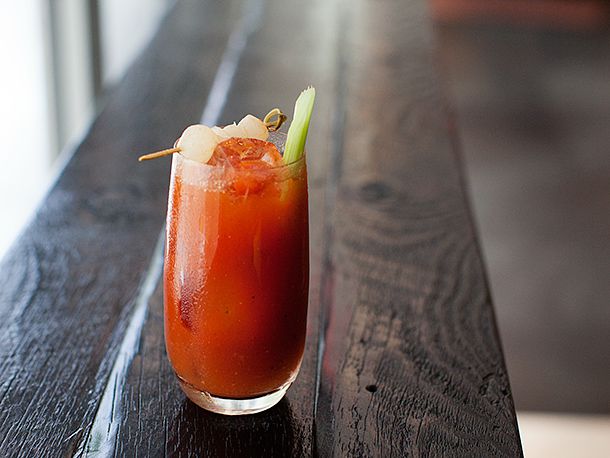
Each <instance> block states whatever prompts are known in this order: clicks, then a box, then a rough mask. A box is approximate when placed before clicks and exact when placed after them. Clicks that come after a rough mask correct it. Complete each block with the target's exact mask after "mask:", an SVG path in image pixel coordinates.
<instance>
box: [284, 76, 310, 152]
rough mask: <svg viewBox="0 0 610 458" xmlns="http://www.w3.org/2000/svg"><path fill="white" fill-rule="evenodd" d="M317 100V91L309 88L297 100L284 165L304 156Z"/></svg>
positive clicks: (285, 150)
mask: <svg viewBox="0 0 610 458" xmlns="http://www.w3.org/2000/svg"><path fill="white" fill-rule="evenodd" d="M315 98H316V90H315V88H313V87H311V86H310V87H308V88H307V89H305V90H304V91H303V92H301V95H299V97H298V98H297V101H296V103H295V104H294V116H293V119H292V122H291V123H290V128H289V129H288V137H287V138H286V148H285V149H284V163H286V164H290V163H291V162H294V161H296V160H298V159H300V157H301V156H302V155H303V152H304V151H305V140H306V139H307V131H308V129H309V120H310V119H311V113H312V111H313V103H314V100H315Z"/></svg>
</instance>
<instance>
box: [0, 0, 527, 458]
mask: <svg viewBox="0 0 610 458" xmlns="http://www.w3.org/2000/svg"><path fill="white" fill-rule="evenodd" d="M308 84H314V85H315V86H316V88H317V92H318V101H317V106H316V112H315V120H314V121H313V124H312V127H311V133H310V139H309V141H308V150H309V153H308V162H309V168H310V198H311V202H310V208H311V209H310V219H311V242H312V243H311V256H312V263H311V266H312V267H311V268H312V271H311V300H310V309H309V323H308V324H309V327H308V341H307V347H306V354H305V359H304V361H303V366H302V369H301V373H300V375H299V378H298V379H297V381H296V382H295V384H294V385H293V387H292V388H291V389H290V391H289V393H288V395H287V397H286V399H284V400H283V401H282V402H281V403H280V404H279V405H278V406H276V407H275V408H273V409H271V410H269V411H267V412H264V413H261V414H258V415H255V416H249V417H241V418H234V417H222V416H218V415H215V414H211V413H207V412H205V411H203V410H201V409H199V408H197V407H195V406H194V405H193V404H191V403H190V402H189V401H187V400H185V398H184V396H183V394H182V393H181V391H180V389H179V388H178V386H177V384H176V382H175V381H174V377H173V374H172V371H171V368H170V366H169V364H168V361H167V358H166V355H165V349H164V342H163V327H162V320H163V317H162V285H161V282H160V268H161V250H162V248H161V247H162V245H161V244H160V243H159V240H160V237H161V233H162V228H163V223H164V216H165V215H164V211H165V205H166V199H167V183H168V174H169V160H167V159H164V160H158V161H153V162H152V163H147V164H145V165H142V164H138V163H137V162H136V160H135V158H136V156H137V155H138V154H139V153H142V152H146V151H151V150H154V149H160V148H163V147H165V146H167V145H171V143H172V142H173V140H174V139H175V138H176V137H177V136H178V135H179V134H180V132H181V131H182V129H183V127H184V126H185V125H188V124H191V123H194V122H197V121H199V120H200V118H201V117H202V112H203V117H204V118H205V120H206V121H207V122H214V123H215V122H218V123H226V122H230V121H233V120H234V119H239V117H241V115H242V114H244V113H247V112H252V113H256V114H259V115H260V114H263V113H265V112H266V111H267V110H268V109H269V108H270V107H274V106H281V107H283V108H284V109H285V110H286V111H289V112H290V111H291V108H292V104H293V100H294V97H295V95H296V94H297V93H298V91H299V90H300V89H302V88H304V87H305V86H307V85H308ZM457 144H458V141H457V139H456V135H455V130H454V127H453V124H452V121H451V117H450V115H449V113H448V110H447V107H446V104H445V101H444V98H443V95H442V93H441V90H440V85H439V78H438V76H437V74H436V71H435V55H434V43H433V36H432V34H431V28H430V22H429V20H428V17H427V10H426V5H425V3H424V2H423V1H421V0H412V1H404V2H395V1H390V0H379V1H376V2H371V1H366V0H354V1H349V2H348V1H347V0H343V1H338V2H328V1H322V0H315V1H312V2H307V3H305V2H302V3H301V2H296V1H293V2H289V1H282V0H269V1H267V2H263V1H262V0H251V1H246V2H245V3H240V2H228V1H226V2H213V1H196V0H192V1H179V2H178V3H177V4H176V6H175V7H174V8H173V9H172V11H171V12H170V13H169V15H168V16H167V18H166V19H165V20H164V22H163V24H162V27H161V29H160V30H159V32H158V34H157V35H156V37H155V38H154V40H153V42H152V43H151V45H150V46H149V48H148V49H147V50H146V51H145V52H144V54H143V55H142V56H141V57H140V58H139V59H138V60H137V61H136V62H135V64H134V65H133V66H132V68H131V69H130V71H129V72H128V74H127V76H126V78H125V79H124V81H122V83H121V84H120V85H119V86H118V87H117V88H116V89H115V90H114V91H113V92H112V95H111V96H110V98H109V100H108V102H107V104H106V107H105V109H104V110H103V112H102V113H101V115H100V116H99V117H98V119H97V120H96V121H95V123H94V124H93V126H92V128H91V130H90V131H89V133H88V134H87V135H86V137H85V138H84V140H83V142H82V143H81V144H80V146H79V147H78V148H77V150H76V151H75V154H74V156H73V158H72V159H71V161H70V162H69V163H68V164H67V166H66V168H65V170H64V171H63V173H62V174H61V176H60V177H59V179H58V181H57V183H56V184H55V185H54V186H53V188H52V189H51V191H50V193H49V195H48V196H47V198H46V200H45V201H44V204H43V205H42V207H41V208H40V210H39V211H38V213H37V215H36V217H35V219H34V220H33V221H32V222H31V224H30V225H29V227H28V228H27V229H26V230H25V231H24V233H23V234H22V236H21V237H20V239H19V240H18V241H17V242H16V243H15V245H14V246H13V248H12V250H11V251H10V252H9V253H8V254H7V256H6V257H5V258H4V259H3V261H2V263H1V265H0V272H1V275H0V313H1V316H2V320H0V343H1V346H0V352H1V353H0V431H1V434H0V455H1V456H27V457H31V456H71V455H77V456H81V455H96V456H97V455H100V456H105V455H113V454H114V455H116V456H162V455H172V456H173V455H177V456H214V457H215V456H231V457H232V456H311V455H319V456H341V457H343V456H357V457H360V456H380V457H389V456H520V455H521V454H522V452H521V446H520V441H519V434H518V429H517V425H516V420H515V411H514V407H513V401H512V398H511V393H510V387H509V382H508V376H507V373H506V368H505V365H504V361H503V355H502V349H501V344H500V340H499V337H498V333H497V329H496V326H495V322H494V312H493V308H492V304H491V301H490V294H489V289H488V286H487V283H486V279H485V271H484V266H483V264H482V261H481V254H480V250H479V246H478V243H477V238H476V232H475V229H474V226H473V223H472V219H471V214H470V211H469V208H468V202H467V196H466V192H465V186H464V183H463V178H462V172H461V165H460V158H459V155H458V151H457V149H458V148H457Z"/></svg>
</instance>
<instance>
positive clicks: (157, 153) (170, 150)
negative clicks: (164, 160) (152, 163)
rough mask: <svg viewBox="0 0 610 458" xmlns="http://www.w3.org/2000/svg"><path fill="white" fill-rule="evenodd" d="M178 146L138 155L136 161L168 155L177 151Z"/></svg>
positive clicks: (178, 150) (178, 149)
mask: <svg viewBox="0 0 610 458" xmlns="http://www.w3.org/2000/svg"><path fill="white" fill-rule="evenodd" d="M179 152H180V148H169V149H164V150H163V151H156V152H154V153H150V154H145V155H144V156H140V157H139V158H138V161H140V162H142V161H149V160H151V159H157V158H158V157H163V156H169V155H170V154H174V153H179Z"/></svg>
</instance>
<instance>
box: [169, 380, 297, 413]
mask: <svg viewBox="0 0 610 458" xmlns="http://www.w3.org/2000/svg"><path fill="white" fill-rule="evenodd" d="M176 378H177V379H178V382H179V383H180V388H182V391H184V394H186V396H187V397H188V398H189V399H190V400H191V401H193V402H194V403H195V404H197V405H198V406H199V407H202V408H203V409H205V410H209V411H210V412H215V413H219V414H222V415H249V414H253V413H258V412H262V411H263V410H267V409H270V408H271V407H273V406H274V405H276V404H277V403H278V402H280V401H281V399H282V398H283V397H284V395H285V394H286V391H287V390H288V388H289V387H290V385H291V384H292V381H290V382H288V383H286V384H284V385H283V386H281V387H280V388H279V389H277V390H275V391H272V392H271V393H267V394H263V395H262V396H258V397H256V398H247V399H231V398H222V397H219V396H214V395H212V394H210V393H207V392H205V391H200V390H198V389H197V388H195V387H194V386H192V385H191V384H190V383H188V382H186V381H184V380H182V379H181V378H180V377H178V376H176Z"/></svg>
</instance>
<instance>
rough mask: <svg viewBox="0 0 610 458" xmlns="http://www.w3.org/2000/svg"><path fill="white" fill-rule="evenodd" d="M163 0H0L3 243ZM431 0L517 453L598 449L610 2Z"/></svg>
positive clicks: (608, 247) (603, 359)
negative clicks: (513, 413) (514, 419)
mask: <svg viewBox="0 0 610 458" xmlns="http://www.w3.org/2000/svg"><path fill="white" fill-rule="evenodd" d="M172 4H173V0H146V1H145V0H128V1H121V0H21V1H19V2H2V3H1V4H0V56H1V57H2V58H3V61H4V62H10V65H7V66H6V68H5V71H3V72H2V73H0V100H1V101H2V103H1V104H0V126H2V128H1V130H0V141H1V142H2V145H3V148H2V153H0V191H1V193H0V205H1V208H2V209H3V224H1V225H0V256H2V255H3V254H4V252H5V251H6V249H7V248H8V247H9V246H10V244H11V243H12V241H13V240H14V239H15V237H16V236H17V235H18V233H19V231H20V230H21V228H22V227H23V226H24V224H26V223H27V221H28V219H29V218H30V217H31V215H32V212H33V211H34V210H35V208H36V206H37V205H38V203H39V202H40V199H41V198H42V197H43V196H44V194H45V192H46V190H47V189H48V187H49V186H50V185H51V184H52V183H53V180H54V178H55V176H56V175H57V173H58V171H60V170H61V167H62V164H64V163H65V161H66V160H67V159H68V158H69V156H70V152H71V149H72V146H71V145H74V144H75V143H77V142H78V140H79V139H80V138H81V137H82V136H83V134H84V133H85V132H86V130H87V127H88V125H89V124H90V122H91V120H92V119H93V118H94V116H95V114H96V113H97V112H98V111H99V110H100V108H101V107H102V106H103V103H104V97H105V94H107V93H108V92H109V91H111V90H112V87H113V86H114V85H116V84H117V83H118V82H119V81H120V80H121V77H122V75H123V73H124V71H125V70H126V68H127V67H128V66H129V65H130V63H131V62H132V61H133V60H134V59H137V56H138V54H139V52H140V51H141V50H142V48H143V47H144V46H146V44H147V43H148V41H149V40H150V38H151V37H152V35H153V34H154V32H155V30H156V27H157V25H158V23H159V21H160V20H162V18H163V16H164V14H165V13H166V12H167V11H168V9H169V8H170V7H171V6H172ZM429 6H430V11H431V14H432V16H433V18H434V24H435V31H436V36H437V44H438V50H439V68H440V70H441V76H442V79H443V82H444V84H445V89H446V93H447V96H448V98H449V101H450V105H451V107H452V109H453V112H454V115H455V116H456V119H457V126H458V132H459V136H460V142H461V145H462V154H463V158H464V167H465V172H466V174H467V182H468V185H469V188H470V198H471V202H472V205H473V211H474V216H475V220H476V223H477V226H478V229H479V234H480V238H481V241H482V246H483V251H484V257H485V261H486V264H487V268H488V273H489V277H490V282H491V289H492V294H493V296H494V301H495V308H496V314H497V318H498V324H499V327H500V332H501V335H502V341H503V345H504V350H505V355H506V360H507V365H508V369H509V375H510V378H511V384H512V389H513V394H514V398H515V403H516V407H517V410H518V415H519V422H520V428H521V434H522V438H523V442H524V449H525V454H526V456H532V457H537V456H545V457H546V456H555V457H559V456H610V3H609V2H607V1H604V0H430V1H429ZM16 196H18V197H16Z"/></svg>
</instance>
